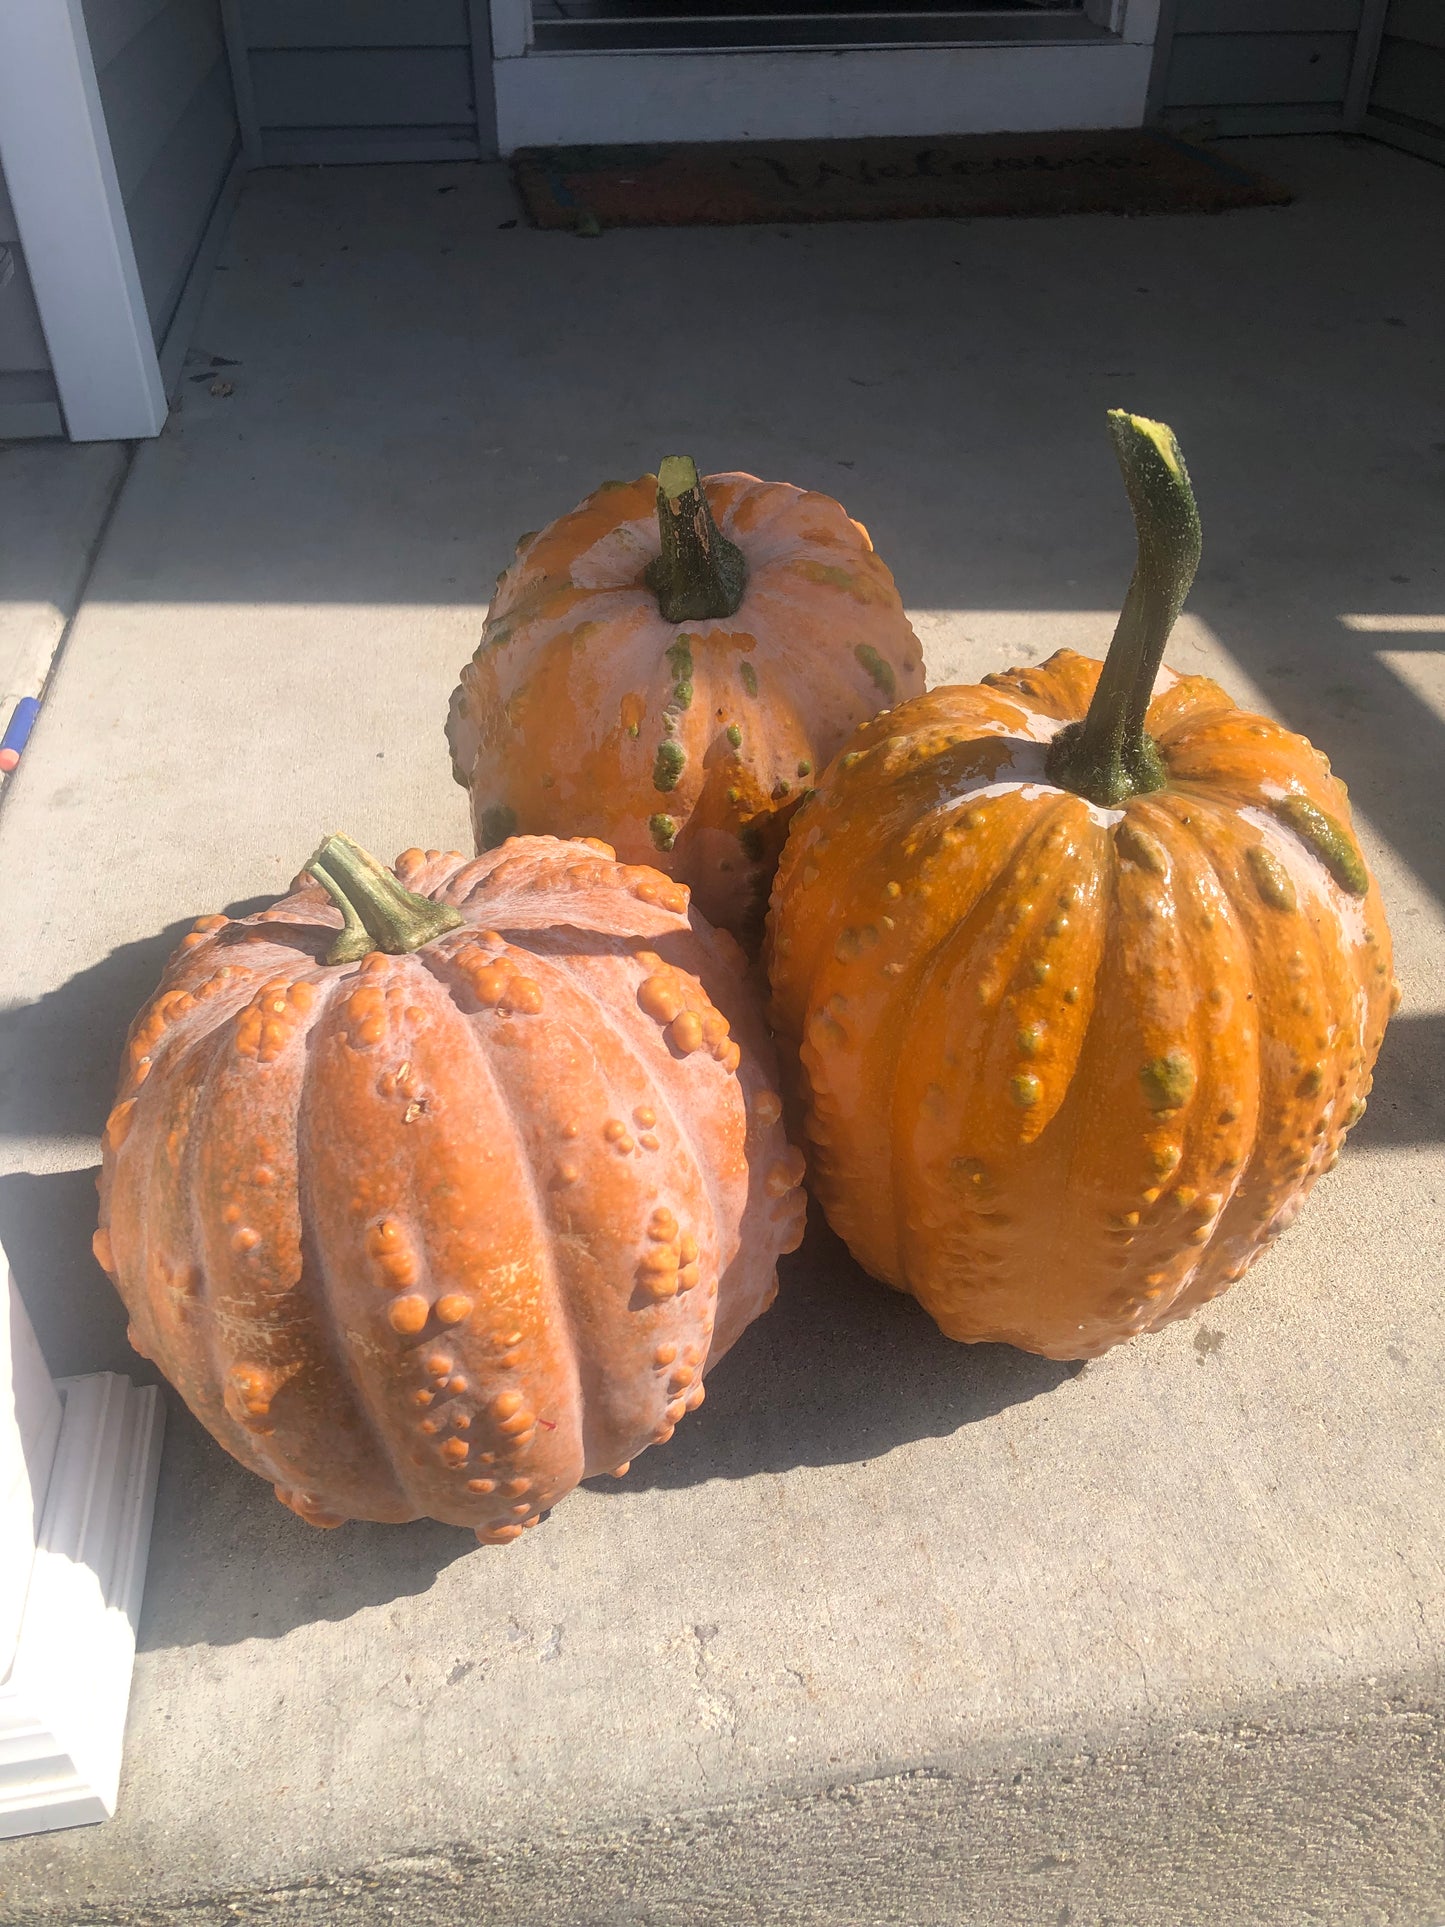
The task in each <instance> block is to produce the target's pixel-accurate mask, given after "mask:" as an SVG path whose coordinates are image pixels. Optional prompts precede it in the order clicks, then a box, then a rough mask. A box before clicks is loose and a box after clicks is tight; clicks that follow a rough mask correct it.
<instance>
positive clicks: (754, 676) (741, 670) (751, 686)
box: [738, 662, 758, 696]
mask: <svg viewBox="0 0 1445 1927" xmlns="http://www.w3.org/2000/svg"><path fill="white" fill-rule="evenodd" d="M738 674H739V675H740V676H741V677H742V679H743V688H744V689H746V690H747V692H748V694H749V695H750V696H756V695H757V693H758V672H757V670H756V669H754V668H753V665H752V664H751V663H750V662H741V663H739V664H738Z"/></svg>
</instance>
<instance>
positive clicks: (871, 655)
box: [853, 642, 898, 703]
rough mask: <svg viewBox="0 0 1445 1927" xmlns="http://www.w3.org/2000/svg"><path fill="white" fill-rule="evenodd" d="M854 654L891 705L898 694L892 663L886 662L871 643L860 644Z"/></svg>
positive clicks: (896, 679)
mask: <svg viewBox="0 0 1445 1927" xmlns="http://www.w3.org/2000/svg"><path fill="white" fill-rule="evenodd" d="M853 654H854V655H855V656H856V657H857V658H858V660H859V662H860V663H862V665H863V667H864V668H865V669H866V670H867V672H868V675H869V678H870V680H871V681H872V682H873V684H874V686H875V688H876V689H877V690H878V693H879V694H880V695H881V696H885V697H886V698H887V699H888V701H889V702H890V703H891V702H892V701H893V700H894V698H895V697H896V696H897V694H898V678H897V677H896V676H895V675H894V673H893V665H892V663H891V662H885V661H884V660H883V658H882V656H880V655H879V653H878V651H877V650H876V649H875V648H874V647H873V645H872V643H871V642H860V643H859V644H858V647H857V648H856V649H855V650H854V651H853Z"/></svg>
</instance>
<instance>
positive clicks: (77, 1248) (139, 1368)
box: [0, 1165, 158, 1385]
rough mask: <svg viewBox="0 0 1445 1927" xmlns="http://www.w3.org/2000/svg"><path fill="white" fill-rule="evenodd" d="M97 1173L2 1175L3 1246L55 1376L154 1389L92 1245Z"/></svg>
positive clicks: (150, 1370)
mask: <svg viewBox="0 0 1445 1927" xmlns="http://www.w3.org/2000/svg"><path fill="white" fill-rule="evenodd" d="M99 1175H100V1170H99V1167H98V1166H97V1165H87V1166H85V1167H84V1168H83V1169H81V1170H78V1171H45V1172H39V1173H37V1172H31V1171H17V1172H15V1173H13V1174H12V1175H10V1176H8V1177H0V1244H3V1245H4V1247H5V1253H6V1256H7V1257H8V1258H9V1260H10V1268H11V1271H12V1272H13V1273H14V1275H15V1282H16V1284H17V1285H18V1287H19V1289H20V1296H21V1299H22V1300H23V1302H24V1305H25V1309H26V1311H27V1312H28V1313H29V1314H30V1322H31V1324H32V1325H33V1326H34V1327H35V1336H36V1337H37V1338H38V1339H39V1341H40V1349H41V1351H42V1352H43V1353H44V1355H45V1362H46V1364H47V1365H48V1366H49V1367H50V1371H51V1374H52V1376H53V1377H55V1378H66V1377H69V1376H71V1375H73V1374H74V1373H77V1372H124V1373H125V1375H126V1376H127V1377H128V1378H132V1379H134V1380H135V1381H136V1382H137V1383H138V1384H146V1385H152V1384H154V1383H155V1381H156V1379H157V1377H158V1373H157V1372H156V1368H155V1367H154V1365H152V1364H151V1363H150V1362H149V1360H147V1359H144V1358H140V1357H138V1356H137V1355H136V1353H135V1352H133V1351H132V1350H131V1348H130V1346H129V1344H128V1343H127V1342H126V1335H125V1332H126V1315H125V1307H124V1306H123V1305H122V1304H121V1302H120V1299H119V1298H118V1297H117V1295H116V1293H115V1291H114V1289H113V1288H112V1286H111V1282H110V1280H109V1279H108V1278H107V1277H106V1275H105V1273H104V1272H103V1271H102V1270H101V1268H100V1266H99V1265H98V1264H97V1263H96V1262H95V1256H94V1253H93V1252H92V1251H91V1248H90V1239H91V1234H92V1232H93V1231H94V1230H95V1214H96V1201H95V1181H96V1179H97V1178H98V1177H99Z"/></svg>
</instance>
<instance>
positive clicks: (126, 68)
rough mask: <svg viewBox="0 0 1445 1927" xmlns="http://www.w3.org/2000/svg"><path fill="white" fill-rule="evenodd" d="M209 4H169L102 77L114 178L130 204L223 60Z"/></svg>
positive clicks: (189, 0)
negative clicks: (200, 89) (210, 76)
mask: <svg viewBox="0 0 1445 1927" xmlns="http://www.w3.org/2000/svg"><path fill="white" fill-rule="evenodd" d="M221 52H222V48H221V32H220V25H219V21H218V19H217V15H216V11H215V9H214V7H212V6H211V5H210V4H209V3H208V0H170V5H169V6H167V7H166V8H165V10H164V11H163V12H161V13H159V14H157V15H156V16H155V18H154V19H153V20H152V21H151V23H150V25H149V26H148V27H146V28H145V29H144V31H143V32H141V33H139V34H137V35H136V37H135V38H134V39H133V40H131V41H129V42H128V43H127V45H126V46H125V48H124V49H123V50H122V51H121V53H120V54H119V55H118V56H117V58H116V59H115V60H113V61H112V62H111V64H110V66H109V67H107V68H105V69H104V70H103V71H102V72H101V73H100V74H99V76H98V78H99V81H100V98H101V101H102V104H103V105H104V107H105V123H106V126H107V127H108V128H109V130H110V145H111V152H112V153H113V154H114V156H115V171H116V176H117V178H118V179H119V181H120V191H121V194H122V195H123V197H124V198H125V200H126V201H127V202H129V200H130V197H131V195H132V194H133V193H134V192H135V190H136V188H137V187H138V186H139V184H140V182H141V181H142V180H143V179H144V177H145V175H146V174H147V172H148V171H149V169H150V167H151V164H152V162H153V161H154V160H155V158H156V156H157V154H158V153H159V152H160V150H161V149H162V148H163V147H164V146H165V144H166V142H167V140H168V139H169V138H170V135H171V133H172V132H173V130H174V129H175V127H176V125H177V124H178V122H179V121H180V120H181V118H182V117H183V115H184V114H185V112H186V110H187V108H188V107H189V106H190V104H191V101H192V99H193V98H194V97H195V94H196V92H197V90H198V89H199V88H200V87H202V86H203V85H204V84H205V82H206V80H207V78H208V76H209V75H210V74H211V72H212V70H213V69H214V67H215V65H216V62H217V60H218V59H219V58H220V56H221Z"/></svg>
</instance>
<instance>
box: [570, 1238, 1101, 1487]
mask: <svg viewBox="0 0 1445 1927" xmlns="http://www.w3.org/2000/svg"><path fill="white" fill-rule="evenodd" d="M779 1279H780V1285H779V1291H778V1297H777V1301H776V1303H775V1304H774V1306H773V1308H772V1310H771V1311H769V1312H767V1313H766V1314H765V1315H764V1316H763V1317H762V1318H759V1319H758V1320H757V1321H756V1322H755V1323H754V1324H753V1325H751V1326H749V1328H748V1330H747V1331H745V1332H744V1333H743V1335H742V1337H741V1338H740V1339H739V1340H738V1342H737V1344H736V1345H734V1347H733V1349H732V1350H731V1351H730V1352H729V1353H728V1355H727V1357H726V1358H724V1359H722V1360H721V1361H720V1362H719V1363H718V1365H717V1366H716V1368H715V1369H714V1370H712V1371H710V1372H709V1374H708V1379H707V1402H706V1404H704V1405H703V1406H702V1407H701V1408H700V1409H699V1410H698V1411H697V1412H695V1413H693V1414H692V1415H691V1416H690V1417H688V1418H686V1419H685V1420H684V1421H683V1423H682V1424H681V1425H680V1426H679V1427H678V1429H677V1432H676V1434H675V1436H674V1437H673V1438H671V1439H670V1440H669V1441H668V1443H667V1444H666V1445H664V1446H658V1447H654V1448H652V1449H651V1450H649V1451H647V1452H645V1453H643V1454H642V1455H641V1456H640V1457H639V1458H637V1459H636V1460H634V1461H633V1465H632V1469H631V1471H630V1472H629V1473H628V1474H627V1476H626V1477H625V1478H624V1479H622V1480H620V1481H619V1480H616V1479H612V1478H603V1479H597V1480H591V1481H589V1482H588V1484H589V1489H590V1490H592V1491H596V1492H602V1493H612V1494H625V1493H626V1492H628V1491H629V1490H631V1491H636V1490H637V1489H638V1488H641V1489H643V1490H647V1491H653V1490H675V1489H677V1488H679V1487H684V1486H692V1485H703V1484H706V1483H707V1482H708V1481H709V1480H711V1479H749V1478H754V1477H756V1476H758V1475H759V1474H768V1473H782V1472H791V1471H794V1470H796V1469H797V1468H799V1467H800V1466H822V1465H845V1464H854V1463H857V1462H859V1461H862V1460H866V1459H876V1458H881V1457H883V1456H884V1454H886V1453H888V1452H891V1451H892V1450H893V1449H894V1448H895V1447H896V1446H899V1445H906V1444H909V1443H911V1442H912V1441H914V1440H916V1439H925V1438H944V1437H947V1436H948V1435H949V1434H950V1433H953V1432H956V1431H958V1430H959V1428H960V1427H961V1426H964V1425H974V1424H977V1423H978V1422H979V1421H980V1420H984V1419H989V1418H993V1417H994V1416H995V1415H996V1414H997V1413H999V1412H1002V1411H1004V1410H1006V1409H1007V1408H1008V1407H1009V1406H1011V1405H1021V1404H1025V1403H1027V1401H1028V1400H1030V1399H1033V1398H1039V1397H1041V1396H1043V1395H1044V1394H1045V1393H1048V1392H1051V1391H1053V1390H1054V1389H1055V1388H1056V1387H1057V1386H1059V1385H1061V1384H1063V1383H1064V1381H1065V1380H1066V1379H1069V1378H1073V1377H1074V1376H1075V1375H1076V1374H1077V1373H1078V1372H1079V1370H1080V1366H1079V1365H1078V1364H1077V1363H1061V1362H1060V1361H1058V1360H1056V1359H1049V1358H1036V1357H1034V1356H1033V1355H1032V1354H1031V1353H1029V1352H1021V1351H1016V1350H1015V1349H1014V1348H1013V1347H1012V1346H1010V1345H960V1344H957V1343H955V1342H954V1341H953V1340H952V1339H949V1338H945V1337H944V1336H943V1334H942V1332H940V1331H939V1329H938V1327H937V1326H936V1325H935V1324H934V1322H933V1320H932V1319H931V1318H930V1317H929V1316H928V1314H927V1312H925V1311H924V1310H923V1309H922V1307H921V1306H920V1305H919V1304H917V1303H916V1301H915V1300H914V1299H912V1298H908V1297H905V1296H904V1295H903V1294H902V1293H901V1292H895V1291H890V1290H889V1289H888V1288H887V1287H886V1286H884V1285H880V1284H879V1283H877V1281H876V1280H875V1279H872V1278H870V1277H869V1276H868V1275H867V1273H866V1272H864V1271H863V1270H861V1269H860V1267H859V1266H858V1265H857V1264H855V1263H854V1261H853V1259H852V1258H850V1257H849V1255H848V1252H847V1249H846V1248H845V1246H844V1245H843V1244H842V1243H841V1241H840V1240H839V1239H837V1238H835V1237H834V1236H833V1234H832V1232H831V1231H829V1230H828V1228H827V1226H826V1225H824V1224H823V1223H822V1222H821V1213H820V1212H819V1211H818V1209H817V1207H816V1205H815V1206H814V1207H813V1208H812V1213H811V1223H810V1228H809V1232H808V1236H807V1238H806V1240H805V1241H804V1244H803V1246H802V1248H801V1249H800V1250H799V1251H797V1252H795V1253H794V1254H793V1256H792V1257H790V1258H785V1259H784V1260H783V1261H782V1264H781V1265H780V1266H779Z"/></svg>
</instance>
